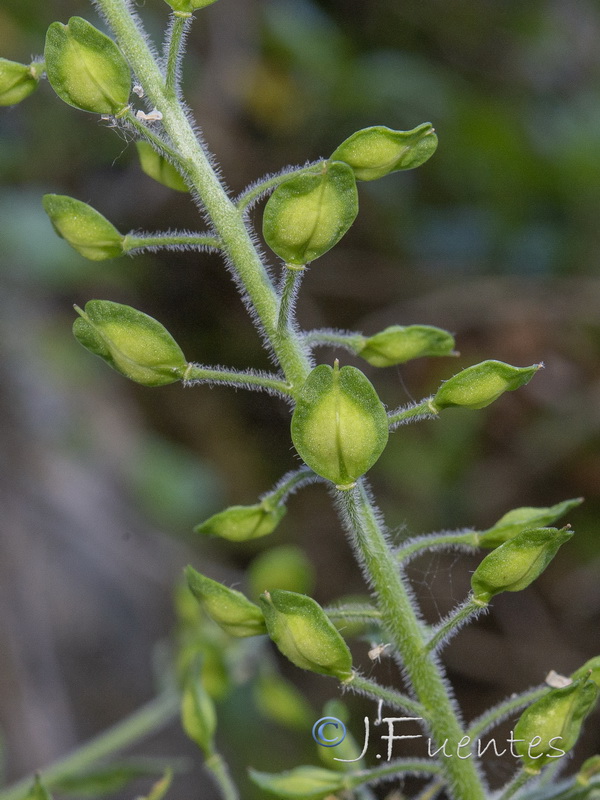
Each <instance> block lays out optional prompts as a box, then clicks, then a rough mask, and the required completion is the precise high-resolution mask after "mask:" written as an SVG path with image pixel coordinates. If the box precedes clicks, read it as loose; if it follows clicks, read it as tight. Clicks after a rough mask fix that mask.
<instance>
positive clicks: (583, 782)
mask: <svg viewBox="0 0 600 800" xmlns="http://www.w3.org/2000/svg"><path fill="white" fill-rule="evenodd" d="M593 778H596V780H597V781H598V779H600V756H592V757H591V758H588V759H587V761H584V762H583V764H582V765H581V769H580V770H579V772H578V773H577V783H578V784H579V785H580V786H589V785H590V782H591V780H592V779H593ZM599 782H600V781H599Z"/></svg>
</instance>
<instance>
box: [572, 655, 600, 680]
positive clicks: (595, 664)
mask: <svg viewBox="0 0 600 800" xmlns="http://www.w3.org/2000/svg"><path fill="white" fill-rule="evenodd" d="M571 678H572V679H573V680H574V681H576V680H579V679H580V678H589V680H591V681H593V682H594V683H595V684H596V686H598V688H600V656H594V658H590V660H589V661H586V662H585V664H584V665H583V666H582V667H579V669H578V670H575V672H574V673H573V674H572V675H571Z"/></svg>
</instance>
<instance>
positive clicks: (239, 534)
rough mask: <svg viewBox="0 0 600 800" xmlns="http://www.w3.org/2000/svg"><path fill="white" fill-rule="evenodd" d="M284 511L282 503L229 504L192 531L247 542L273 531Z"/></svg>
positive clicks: (232, 540)
mask: <svg viewBox="0 0 600 800" xmlns="http://www.w3.org/2000/svg"><path fill="white" fill-rule="evenodd" d="M286 511H287V509H286V507H285V506H284V505H277V506H275V508H269V507H267V506H266V505H265V504H263V503H256V504H255V505H252V506H230V507H229V508H226V509H225V510H224V511H219V512H218V513H217V514H213V516H212V517H209V518H208V519H207V520H205V521H204V522H202V523H200V525H196V527H195V528H194V531H195V532H196V533H203V534H207V535H209V536H219V537H221V539H229V541H231V542H247V541H249V540H250V539H258V538H260V537H261V536H267V535H268V534H269V533H273V531H274V530H275V528H276V527H277V526H278V525H279V523H280V521H281V520H282V519H283V517H284V516H285V514H286Z"/></svg>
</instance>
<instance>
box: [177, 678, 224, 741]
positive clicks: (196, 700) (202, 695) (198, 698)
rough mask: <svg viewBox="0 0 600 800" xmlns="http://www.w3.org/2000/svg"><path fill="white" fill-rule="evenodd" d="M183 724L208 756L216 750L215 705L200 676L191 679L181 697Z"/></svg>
mask: <svg viewBox="0 0 600 800" xmlns="http://www.w3.org/2000/svg"><path fill="white" fill-rule="evenodd" d="M181 724H182V726H183V730H184V731H185V732H186V734H187V736H188V737H189V738H190V739H191V740H192V741H193V742H195V743H196V744H197V745H198V747H200V749H201V750H203V751H204V753H205V754H206V755H207V756H208V755H210V754H211V753H212V752H214V737H215V730H216V728H217V715H216V712H215V706H214V704H213V701H212V700H211V698H210V696H209V694H208V692H207V691H206V690H205V689H204V687H203V686H202V684H201V682H200V680H199V678H198V676H195V677H194V678H193V679H189V680H188V681H187V684H186V686H185V688H184V690H183V694H182V697H181Z"/></svg>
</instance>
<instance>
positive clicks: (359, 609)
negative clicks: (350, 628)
mask: <svg viewBox="0 0 600 800" xmlns="http://www.w3.org/2000/svg"><path fill="white" fill-rule="evenodd" d="M323 610H324V611H325V613H326V614H327V616H328V617H329V619H331V620H332V621H336V622H340V621H343V620H346V619H350V620H359V621H360V622H362V621H363V620H367V619H373V620H377V621H381V611H379V610H378V609H377V608H374V607H373V606H368V605H358V604H357V605H348V606H346V605H344V606H326V607H325V608H324V609H323Z"/></svg>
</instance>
